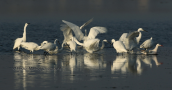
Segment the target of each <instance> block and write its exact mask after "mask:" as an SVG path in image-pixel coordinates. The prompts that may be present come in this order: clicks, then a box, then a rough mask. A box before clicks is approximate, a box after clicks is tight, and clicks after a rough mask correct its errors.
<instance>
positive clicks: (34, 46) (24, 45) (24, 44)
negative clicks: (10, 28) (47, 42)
mask: <svg viewBox="0 0 172 90" xmlns="http://www.w3.org/2000/svg"><path fill="white" fill-rule="evenodd" d="M21 46H22V48H25V49H27V50H29V51H30V52H32V53H33V51H37V50H40V47H41V46H39V45H38V44H36V43H34V42H22V43H21Z"/></svg>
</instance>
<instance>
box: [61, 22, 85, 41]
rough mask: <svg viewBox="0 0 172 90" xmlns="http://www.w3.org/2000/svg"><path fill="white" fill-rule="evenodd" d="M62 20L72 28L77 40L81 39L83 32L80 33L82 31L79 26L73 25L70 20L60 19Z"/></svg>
mask: <svg viewBox="0 0 172 90" xmlns="http://www.w3.org/2000/svg"><path fill="white" fill-rule="evenodd" d="M62 22H64V23H65V24H66V25H68V26H69V27H70V28H71V29H72V30H73V32H74V33H75V37H76V38H77V39H78V40H79V41H80V40H83V38H84V34H83V33H82V31H81V30H80V28H79V27H78V26H77V25H75V24H73V23H71V22H68V21H65V20H62Z"/></svg>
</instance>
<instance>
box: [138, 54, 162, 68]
mask: <svg viewBox="0 0 172 90" xmlns="http://www.w3.org/2000/svg"><path fill="white" fill-rule="evenodd" d="M138 59H140V60H141V61H142V62H143V63H145V64H146V65H148V66H149V67H150V68H152V61H154V62H155V65H156V66H159V65H161V64H162V62H159V61H158V60H157V55H138Z"/></svg>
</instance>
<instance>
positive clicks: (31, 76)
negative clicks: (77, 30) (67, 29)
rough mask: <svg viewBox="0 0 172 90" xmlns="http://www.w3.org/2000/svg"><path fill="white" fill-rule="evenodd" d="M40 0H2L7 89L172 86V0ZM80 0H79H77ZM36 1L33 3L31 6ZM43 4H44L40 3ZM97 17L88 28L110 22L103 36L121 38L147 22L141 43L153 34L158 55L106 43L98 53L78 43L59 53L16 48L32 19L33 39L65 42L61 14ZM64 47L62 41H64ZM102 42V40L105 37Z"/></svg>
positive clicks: (74, 18) (156, 89)
mask: <svg viewBox="0 0 172 90" xmlns="http://www.w3.org/2000/svg"><path fill="white" fill-rule="evenodd" d="M82 1H83V2H84V3H83V2H80V1H79V0H74V1H70V0H57V1H53V0H50V1H49V2H46V1H42V3H39V2H38V0H33V1H27V2H23V1H21V0H18V2H14V1H11V2H10V0H9V1H1V2H2V3H0V7H1V8H0V12H1V15H0V16H1V17H0V19H1V21H0V36H1V39H0V57H1V59H0V71H1V74H0V81H1V82H0V89H1V90H30V89H32V90H38V89H42V90H44V89H45V90H47V89H51V90H55V89H60V90H63V89H64V90H66V89H69V90H88V89H89V90H95V89H101V90H104V89H117V90H123V89H124V90H125V89H127V90H128V89H131V90H162V89H163V90H171V88H172V86H171V83H172V81H171V79H172V77H171V73H172V72H171V69H172V61H171V54H172V48H171V45H172V40H171V38H172V31H171V28H172V21H171V20H172V18H171V15H172V12H171V9H172V6H171V3H172V2H171V1H170V0H127V1H126V0H125V1H124V0H108V1H107V0H106V1H105V0H87V1H86V0H82ZM76 2H77V3H76ZM30 5H31V6H30ZM37 6H39V7H37ZM91 18H94V19H93V22H91V23H90V24H89V25H88V26H86V27H85V28H84V29H87V30H89V29H90V28H91V27H93V26H104V27H106V28H107V29H108V32H107V33H105V34H100V35H98V36H97V38H99V39H100V40H103V39H107V40H108V41H111V39H113V38H114V39H116V40H118V39H119V37H120V36H121V35H122V33H125V32H129V31H136V30H137V29H138V28H143V29H145V30H147V31H148V32H142V38H141V41H140V43H142V42H144V41H145V40H146V39H149V38H150V37H153V40H154V41H155V43H160V44H162V45H163V46H164V47H159V49H158V55H123V56H118V55H117V54H116V51H115V49H114V48H112V47H111V46H110V45H109V44H105V48H104V49H103V50H101V51H99V52H97V53H94V54H89V53H87V52H86V51H84V50H82V49H78V51H77V54H71V53H70V52H69V50H68V49H65V50H64V51H62V52H61V53H58V54H57V55H47V56H44V55H43V51H42V50H40V51H34V53H33V54H31V53H30V52H29V51H27V50H25V49H21V52H15V50H14V51H13V50H12V48H13V44H14V40H15V39H16V38H19V37H22V34H23V27H24V24H25V23H26V22H29V23H31V24H30V25H28V27H27V31H26V32H27V35H26V36H27V41H28V42H36V43H38V44H39V45H40V43H41V42H42V41H44V40H47V41H50V42H53V41H54V40H55V39H56V38H57V39H58V40H59V41H60V42H62V41H63V34H62V32H61V31H60V25H61V24H63V23H62V21H61V20H67V21H69V22H72V23H75V24H76V25H79V26H80V25H82V24H83V23H85V22H86V21H87V20H89V19H91ZM58 46H59V48H60V45H58ZM100 46H101V43H100Z"/></svg>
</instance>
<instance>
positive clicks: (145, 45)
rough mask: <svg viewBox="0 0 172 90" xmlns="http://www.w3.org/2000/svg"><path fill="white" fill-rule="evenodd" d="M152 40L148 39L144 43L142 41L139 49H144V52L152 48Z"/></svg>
mask: <svg viewBox="0 0 172 90" xmlns="http://www.w3.org/2000/svg"><path fill="white" fill-rule="evenodd" d="M153 44H154V42H153V40H152V37H151V38H150V39H147V40H146V41H144V42H143V43H142V44H141V45H140V48H144V49H145V50H147V49H149V48H152V47H153Z"/></svg>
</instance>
